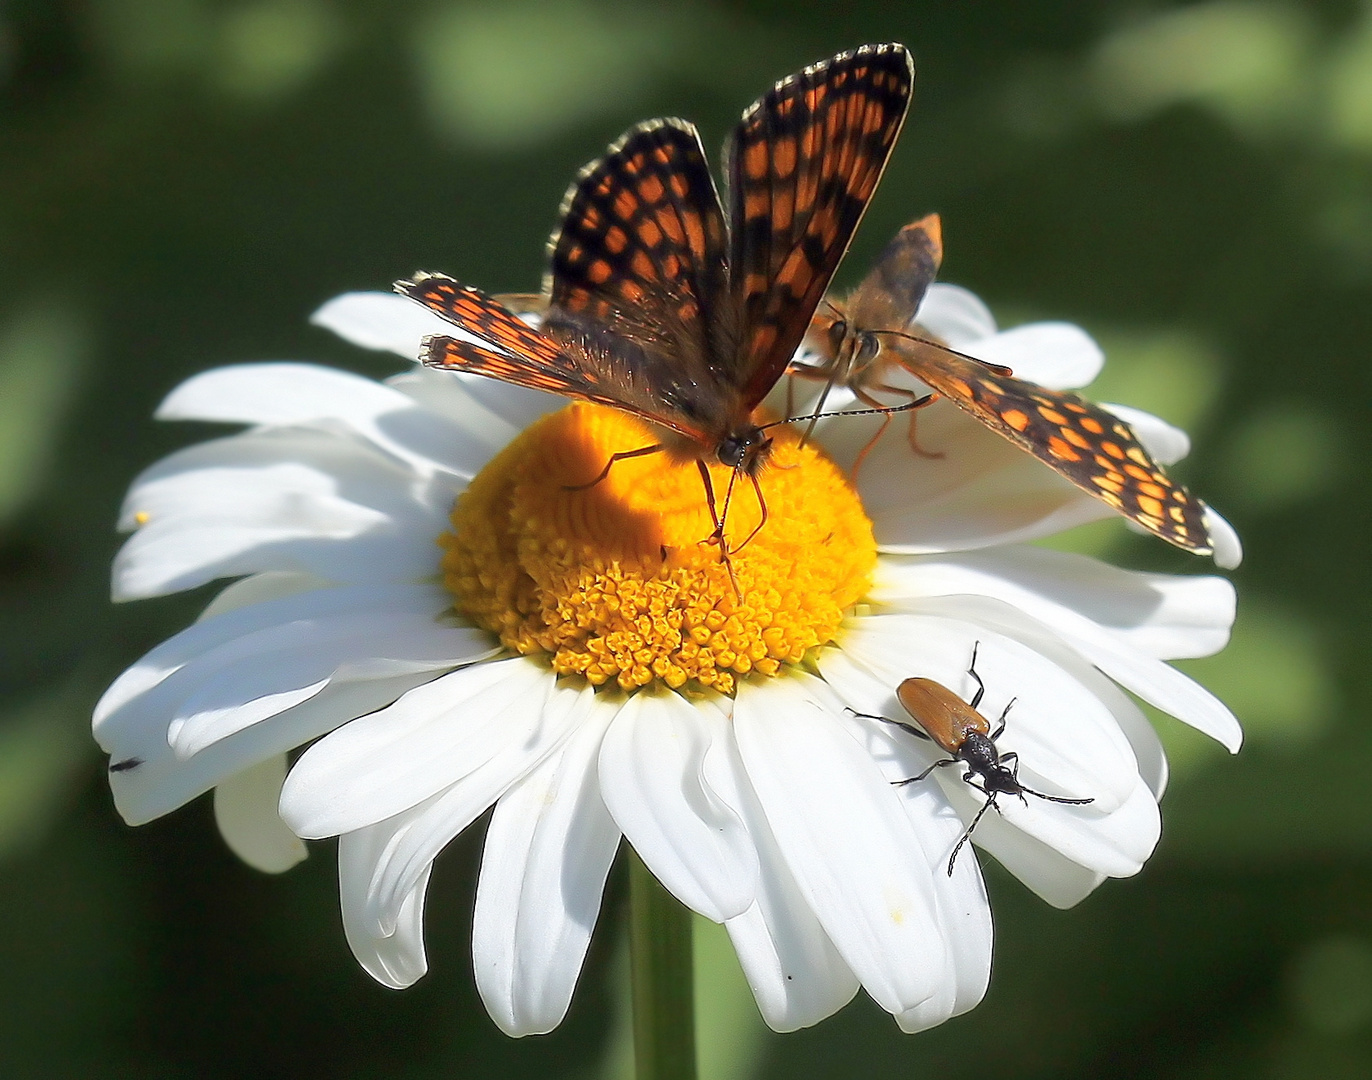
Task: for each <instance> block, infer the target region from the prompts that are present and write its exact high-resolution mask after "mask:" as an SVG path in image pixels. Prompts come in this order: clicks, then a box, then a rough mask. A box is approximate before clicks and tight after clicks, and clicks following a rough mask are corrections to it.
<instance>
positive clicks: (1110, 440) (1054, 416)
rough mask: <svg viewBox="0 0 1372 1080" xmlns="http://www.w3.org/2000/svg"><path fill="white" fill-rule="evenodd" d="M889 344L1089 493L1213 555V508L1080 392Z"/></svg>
mask: <svg viewBox="0 0 1372 1080" xmlns="http://www.w3.org/2000/svg"><path fill="white" fill-rule="evenodd" d="M884 347H885V348H887V349H889V350H890V352H889V354H888V355H891V356H892V357H894V358H895V359H897V360H898V361H899V362H900V364H901V365H902V366H904V367H905V368H906V369H907V370H908V371H910V372H911V373H912V374H914V375H916V376H917V377H918V378H920V379H921V380H923V381H924V382H926V383H928V384H929V386H930V387H931V388H932V389H934V390H936V391H938V392H939V393H940V394H942V395H943V396H944V397H946V398H948V400H949V401H951V402H953V404H955V405H957V406H958V407H960V408H962V409H964V410H965V411H966V412H968V413H971V415H972V416H974V417H976V418H977V419H978V420H980V421H981V422H982V423H983V424H985V425H986V426H987V427H989V428H990V429H991V430H992V431H995V432H997V433H998V434H1000V435H1003V436H1005V437H1006V438H1007V439H1009V440H1010V441H1011V442H1013V443H1016V444H1017V445H1019V446H1021V447H1023V448H1024V449H1025V450H1027V451H1029V453H1031V454H1033V455H1034V456H1035V457H1036V458H1038V459H1039V460H1040V461H1042V462H1044V463H1046V464H1047V465H1049V466H1051V467H1052V468H1053V469H1055V470H1056V471H1057V472H1058V473H1059V474H1061V475H1062V476H1064V477H1066V478H1067V479H1068V480H1071V481H1072V483H1074V484H1076V485H1077V486H1078V487H1079V488H1081V489H1082V490H1084V491H1086V492H1087V493H1088V494H1091V495H1094V496H1096V498H1098V499H1100V500H1101V501H1103V502H1105V503H1106V504H1107V505H1109V506H1112V507H1114V508H1115V509H1116V510H1118V511H1119V512H1120V513H1121V514H1123V515H1124V516H1125V517H1127V518H1129V519H1130V520H1131V521H1134V522H1137V523H1138V524H1139V525H1141V526H1143V527H1144V528H1145V529H1147V530H1148V531H1149V532H1151V533H1154V534H1156V535H1157V536H1160V537H1162V538H1163V539H1164V540H1167V541H1169V542H1171V543H1173V544H1176V545H1177V546H1178V547H1182V548H1185V549H1186V550H1188V551H1193V552H1196V553H1198V554H1209V553H1210V550H1211V548H1210V536H1209V529H1208V528H1207V527H1206V524H1205V504H1204V503H1203V502H1201V501H1200V500H1199V499H1197V498H1195V497H1194V496H1192V495H1191V494H1190V493H1189V492H1188V491H1187V490H1186V488H1184V487H1182V486H1181V485H1180V484H1177V483H1174V482H1173V481H1172V480H1171V478H1169V477H1168V475H1167V474H1166V473H1165V472H1163V470H1162V466H1160V465H1159V464H1158V463H1157V462H1156V461H1154V460H1153V457H1152V455H1151V454H1149V453H1148V451H1147V450H1145V449H1144V447H1143V444H1142V443H1140V442H1139V440H1138V437H1137V436H1136V435H1135V434H1134V432H1133V430H1132V429H1131V428H1130V427H1129V425H1128V424H1127V423H1125V421H1123V420H1121V419H1120V418H1119V417H1118V416H1116V415H1114V414H1113V413H1111V412H1108V411H1107V410H1105V409H1103V408H1101V407H1100V406H1099V405H1096V404H1093V403H1092V402H1090V401H1087V400H1086V399H1085V398H1083V397H1082V396H1081V395H1079V394H1073V393H1070V392H1069V391H1065V390H1049V389H1047V388H1046V387H1042V386H1039V385H1037V384H1036V383H1032V382H1029V381H1027V380H1025V379H1016V378H1013V377H1010V376H1007V375H1001V374H999V373H997V372H995V371H994V370H992V369H991V368H989V367H988V366H987V365H985V364H982V363H981V362H979V361H977V360H974V359H972V358H971V357H967V356H962V355H959V354H958V353H955V352H952V351H950V350H948V349H945V348H943V347H942V346H940V345H936V344H934V343H932V342H917V341H909V340H903V339H897V340H895V341H892V342H888V343H884Z"/></svg>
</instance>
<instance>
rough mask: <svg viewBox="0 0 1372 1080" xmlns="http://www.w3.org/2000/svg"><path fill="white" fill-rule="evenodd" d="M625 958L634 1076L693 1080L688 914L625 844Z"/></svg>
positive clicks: (692, 994)
mask: <svg viewBox="0 0 1372 1080" xmlns="http://www.w3.org/2000/svg"><path fill="white" fill-rule="evenodd" d="M629 962H630V966H631V969H632V972H633V976H632V981H633V1001H634V1072H635V1075H636V1076H637V1080H696V1025H695V980H694V978H693V976H692V971H691V913H690V911H688V910H687V909H686V908H685V907H684V906H683V905H682V904H681V903H680V902H679V901H678V900H677V899H676V897H674V896H672V894H671V893H669V892H668V891H667V890H666V889H664V888H663V887H662V885H661V883H660V882H659V881H658V880H657V878H655V877H653V874H652V871H650V870H649V869H648V868H647V867H646V866H644V865H643V860H642V859H640V858H639V857H638V853H637V852H635V851H634V849H633V848H629Z"/></svg>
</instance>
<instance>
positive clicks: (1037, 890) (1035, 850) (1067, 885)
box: [964, 814, 1105, 909]
mask: <svg viewBox="0 0 1372 1080" xmlns="http://www.w3.org/2000/svg"><path fill="white" fill-rule="evenodd" d="M991 816H992V815H991V814H987V815H986V817H985V818H982V824H983V825H985V824H988V819H989V818H990V817H991ZM976 846H977V847H979V848H982V849H983V850H985V851H987V852H988V853H989V854H991V855H992V856H993V857H994V858H995V860H996V861H997V862H998V863H1000V864H1001V866H1003V867H1005V869H1006V870H1008V871H1010V873H1012V874H1013V875H1014V876H1015V877H1017V878H1019V880H1020V881H1022V882H1023V883H1024V884H1025V886H1026V887H1027V888H1028V889H1029V890H1030V891H1031V892H1033V893H1034V894H1035V895H1036V896H1038V897H1039V899H1041V900H1043V901H1045V902H1047V903H1049V904H1052V905H1053V907H1055V908H1062V909H1066V908H1070V907H1075V906H1076V905H1077V904H1080V903H1081V902H1082V901H1083V900H1085V899H1086V898H1087V897H1088V896H1090V895H1091V894H1092V893H1093V892H1095V890H1096V886H1097V885H1099V884H1100V883H1101V882H1102V881H1104V880H1105V875H1104V874H1101V873H1097V872H1096V871H1094V870H1090V869H1088V868H1086V867H1085V866H1082V865H1081V864H1080V863H1075V862H1073V861H1072V860H1071V859H1069V858H1068V857H1067V856H1066V855H1063V854H1062V853H1061V852H1060V851H1056V850H1055V849H1053V848H1051V847H1049V846H1048V845H1047V844H1045V843H1043V842H1042V841H1040V840H1036V839H1034V838H1033V837H1032V836H1029V835H1028V834H1027V833H1022V832H1019V831H1018V830H1016V829H1011V828H1006V829H995V828H992V829H990V830H988V831H987V832H986V833H985V834H984V835H983V833H982V830H981V827H980V826H978V827H977V833H976ZM965 854H966V849H964V855H965Z"/></svg>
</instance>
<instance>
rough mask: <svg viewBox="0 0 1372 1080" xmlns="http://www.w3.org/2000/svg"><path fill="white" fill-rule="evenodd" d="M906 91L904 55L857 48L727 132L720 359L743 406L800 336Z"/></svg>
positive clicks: (767, 383)
mask: <svg viewBox="0 0 1372 1080" xmlns="http://www.w3.org/2000/svg"><path fill="white" fill-rule="evenodd" d="M913 83H914V67H913V64H912V62H911V59H910V53H909V51H908V50H907V49H906V48H905V47H904V46H902V45H869V46H865V47H863V48H861V49H857V50H855V51H853V52H850V53H843V54H840V55H839V56H836V57H834V58H833V59H832V60H828V61H826V62H824V63H821V64H816V65H814V66H813V67H810V68H806V69H805V70H804V71H802V72H800V73H799V74H797V75H794V76H792V77H791V78H789V79H786V80H784V81H782V82H780V83H778V84H777V85H776V87H775V88H773V90H772V91H771V92H770V93H768V94H767V95H766V96H765V97H763V98H762V99H761V100H760V101H759V102H758V103H757V104H756V105H754V106H753V107H752V108H751V109H749V110H748V112H746V113H745V114H744V116H743V120H742V121H741V122H740V124H739V125H738V127H737V129H736V130H735V132H734V135H733V139H732V143H731V145H730V147H729V152H728V165H727V171H728V176H729V191H730V200H731V204H730V211H731V214H730V217H731V226H732V229H733V236H732V241H731V249H730V251H731V254H730V266H731V273H732V276H733V290H734V292H735V295H736V298H737V302H738V303H739V304H740V306H741V307H742V310H743V340H742V342H741V343H740V345H739V347H738V349H737V350H736V352H735V353H734V355H732V356H730V357H728V358H727V359H728V361H729V363H730V365H731V370H732V372H733V374H732V378H733V379H734V380H735V382H736V383H737V384H738V385H739V386H740V387H741V388H742V390H743V397H744V400H745V401H746V402H747V404H748V407H749V408H751V407H752V406H755V405H756V404H757V403H758V402H759V401H761V400H762V398H764V397H765V396H766V395H767V392H768V391H769V390H770V389H771V388H772V386H773V384H775V382H776V381H777V379H779V378H780V377H781V374H782V372H784V371H785V369H786V365H787V364H788V363H790V360H791V357H792V355H793V354H794V352H795V350H796V348H797V347H798V346H799V345H800V343H801V340H802V339H803V338H804V336H805V332H806V330H807V328H808V327H809V324H810V318H811V316H812V315H813V314H814V311H815V308H816V306H817V305H818V304H819V301H820V298H821V297H822V296H823V295H824V290H825V289H826V288H828V285H829V281H830V279H831V278H832V277H833V274H834V271H835V269H837V267H838V264H839V262H840V260H841V259H842V258H843V254H844V252H845V251H847V249H848V244H849V241H850V240H851V239H852V236H853V233H854V231H855V230H856V229H857V226H858V223H859V222H860V221H861V220H862V215H863V213H864V212H865V210H866V208H867V203H868V201H869V200H870V199H871V197H872V193H873V192H874V191H875V190H876V186H877V182H878V181H879V180H880V179H881V174H882V172H883V170H884V169H885V168H886V161H887V159H888V157H889V156H890V153H891V149H892V147H893V146H894V145H895V141H896V137H897V136H898V135H899V134H900V129H901V125H902V124H903V123H904V120H905V113H906V110H907V109H908V108H909V104H910V91H911V88H912V86H913Z"/></svg>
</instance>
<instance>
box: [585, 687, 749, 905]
mask: <svg viewBox="0 0 1372 1080" xmlns="http://www.w3.org/2000/svg"><path fill="white" fill-rule="evenodd" d="M735 756H736V755H735V752H734V750H733V741H732V739H731V738H730V737H729V729H728V724H727V721H726V720H725V718H724V716H723V715H722V714H721V713H720V712H719V710H718V709H716V708H714V707H713V706H709V705H705V706H702V707H700V708H697V707H696V706H693V705H692V704H691V703H689V702H687V701H686V699H685V698H682V697H680V696H679V695H677V694H674V693H670V692H661V693H651V692H641V693H638V694H636V695H634V696H633V697H632V698H630V699H629V701H628V702H626V703H625V705H624V707H623V708H622V709H621V710H620V712H619V715H618V716H616V717H615V720H614V723H612V724H611V725H610V730H609V731H608V732H607V733H606V735H605V741H604V743H603V744H602V745H601V749H600V766H599V767H600V787H601V794H602V796H603V797H604V799H605V805H606V806H608V807H609V809H610V813H611V814H612V815H614V819H615V821H616V823H617V824H618V825H619V827H620V829H621V830H622V831H623V832H624V835H625V837H627V838H628V841H629V843H631V844H632V845H633V847H634V850H635V851H636V852H637V853H638V855H639V857H640V858H642V860H643V862H644V864H645V865H646V866H647V867H648V869H649V870H651V871H652V872H653V874H654V876H656V877H657V879H658V880H659V881H661V882H662V884H663V885H664V886H665V887H666V888H667V889H668V891H670V892H671V893H672V894H673V895H675V896H676V897H677V898H678V899H680V900H681V902H682V903H683V904H685V905H686V906H687V907H689V908H691V909H692V910H694V911H699V912H700V913H701V914H702V915H704V916H705V917H706V918H709V919H713V920H714V921H715V922H724V921H725V920H726V919H731V918H733V917H734V916H735V915H739V914H742V913H743V912H744V911H746V910H748V908H749V906H751V904H752V902H753V898H754V896H755V894H756V891H757V877H758V861H757V852H756V851H755V850H754V847H753V843H752V840H751V839H750V838H749V836H748V832H747V830H746V829H745V828H744V826H743V822H742V820H741V819H740V817H739V813H738V809H737V806H736V803H734V802H733V800H731V799H730V795H731V794H732V792H731V791H730V790H729V789H730V787H731V786H734V785H735V784H736V777H734V776H731V775H730V774H731V773H733V772H734V771H735V770H736V768H737V764H736V761H735V760H733V759H734V758H735Z"/></svg>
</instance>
